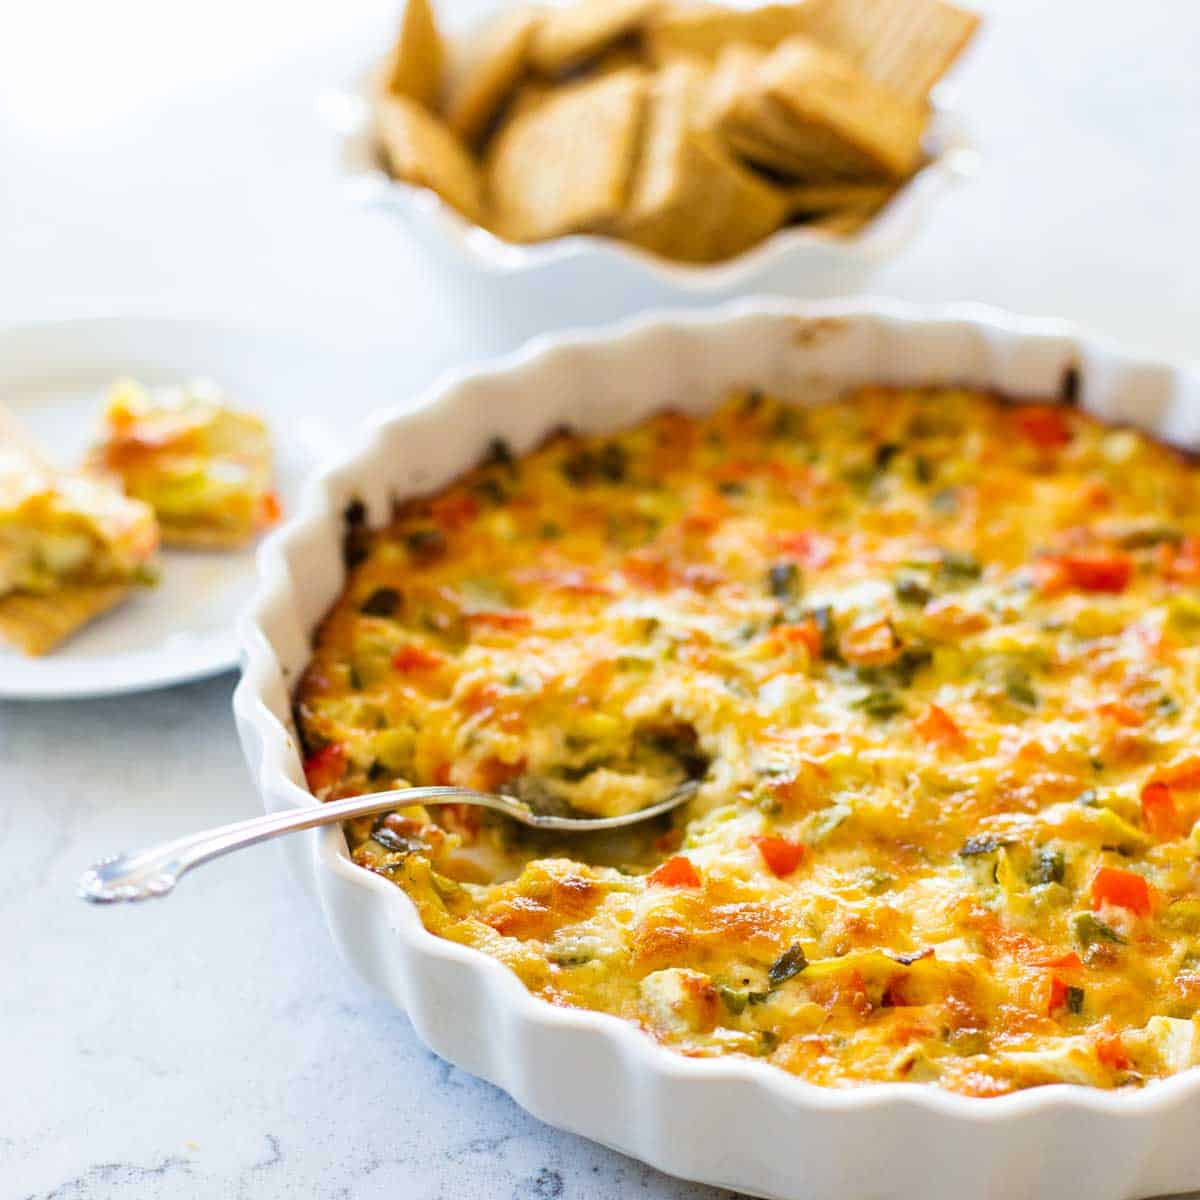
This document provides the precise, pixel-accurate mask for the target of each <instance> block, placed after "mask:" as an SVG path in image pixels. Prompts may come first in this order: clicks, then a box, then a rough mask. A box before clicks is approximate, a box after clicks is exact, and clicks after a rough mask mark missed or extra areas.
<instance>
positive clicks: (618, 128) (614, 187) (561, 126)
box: [487, 67, 647, 241]
mask: <svg viewBox="0 0 1200 1200" xmlns="http://www.w3.org/2000/svg"><path fill="white" fill-rule="evenodd" d="M646 87H647V79H646V72H645V71H644V70H642V69H641V68H638V67H631V68H629V69H627V70H624V71H617V72H615V73H613V74H611V75H605V76H603V77H602V78H600V79H594V80H592V79H588V80H584V81H583V82H581V83H577V84H571V85H570V86H568V87H563V88H559V89H557V90H556V91H554V92H552V93H550V94H549V95H547V96H546V97H545V98H544V99H541V100H540V101H538V102H537V103H535V104H533V105H532V107H528V108H527V109H526V110H525V111H524V112H521V113H519V114H517V115H515V116H514V118H513V119H512V120H510V121H508V122H507V123H506V124H505V126H504V128H503V129H501V130H500V132H499V133H498V134H497V135H496V137H495V138H494V139H493V141H492V143H491V146H490V148H489V154H488V161H487V182H488V187H489V195H490V199H491V203H492V207H493V213H494V217H495V224H496V229H497V232H498V233H499V234H500V235H501V236H502V237H507V238H510V239H512V240H514V241H540V240H542V239H544V238H554V237H560V236H561V235H563V234H567V233H587V232H595V231H598V230H602V229H604V228H606V227H608V226H610V225H611V224H612V223H613V221H615V219H616V218H617V216H618V215H619V214H620V212H621V210H622V209H623V208H624V206H625V198H626V195H627V193H628V190H629V180H630V176H631V174H632V170H633V164H634V155H635V152H636V149H637V143H638V137H639V134H640V130H641V124H642V114H643V110H644V106H645V101H646Z"/></svg>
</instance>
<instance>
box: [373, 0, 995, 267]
mask: <svg viewBox="0 0 1200 1200" xmlns="http://www.w3.org/2000/svg"><path fill="white" fill-rule="evenodd" d="M978 23H979V19H978V17H977V16H976V15H975V14H974V13H973V12H970V11H968V10H966V9H963V8H959V7H957V6H956V5H954V4H950V3H948V2H947V0H797V2H795V3H776V4H765V5H759V6H756V7H753V8H732V7H726V6H724V5H721V4H716V3H709V2H707V0H577V2H576V3H574V4H568V5H564V6H555V7H550V8H545V7H534V6H520V7H516V8H513V9H509V10H507V11H505V12H504V13H503V14H501V15H500V16H499V17H498V18H497V19H496V20H495V21H494V22H493V23H492V24H491V25H490V26H489V27H488V28H487V29H485V30H484V31H483V32H482V34H481V35H480V36H479V37H478V38H475V39H472V40H471V41H470V43H469V44H467V43H464V44H461V45H460V44H457V43H452V42H448V41H447V40H445V39H444V38H443V37H442V35H441V34H440V33H439V31H438V28H437V25H436V19H435V16H434V13H433V11H432V9H431V8H430V6H429V0H408V3H407V5H406V8H405V11H404V13H403V16H402V19H401V24H400V32H399V34H398V37H397V39H396V42H395V44H394V45H393V47H392V48H391V50H390V52H389V54H388V55H387V58H386V60H385V62H384V65H383V68H382V69H381V71H380V72H379V74H378V76H377V81H376V86H375V97H374V100H375V138H376V142H377V147H378V154H379V158H380V161H381V163H382V165H383V166H384V167H385V168H386V169H387V170H388V172H389V173H390V174H391V175H393V176H394V177H395V178H397V179H400V180H402V181H404V182H407V183H410V184H413V185H415V186H418V187H424V188H429V189H431V190H432V191H434V192H435V193H437V194H438V196H440V197H441V199H442V200H443V201H445V202H446V203H447V204H448V205H450V206H451V207H452V208H454V209H456V210H457V211H458V212H460V213H461V214H462V215H463V216H464V217H466V218H467V219H468V220H470V221H472V222H474V223H475V224H478V225H481V226H483V227H484V228H486V229H488V230H489V231H490V232H491V233H493V234H494V235H496V236H498V237H500V238H502V239H503V240H506V241H510V242H526V243H528V242H538V241H545V240H548V239H551V238H558V237H564V236H569V235H574V234H590V235H598V236H604V237H611V238H616V239H621V240H624V241H627V242H630V243H633V244H635V245H638V246H641V247H642V248H643V249H646V250H649V251H651V252H652V253H655V254H657V255H659V256H661V257H663V258H667V259H673V260H676V261H682V262H694V263H706V262H719V261H721V260H724V259H728V258H730V257H732V256H734V255H737V254H740V253H742V252H743V251H745V250H747V249H749V248H750V247H752V246H754V245H756V244H758V243H759V242H761V241H763V240H765V239H766V238H768V237H770V236H771V234H773V233H775V232H776V231H777V230H778V229H780V228H782V227H783V226H785V225H788V224H804V225H807V226H810V227H812V228H814V229H818V230H824V231H826V232H827V233H829V234H831V235H837V234H845V233H850V232H853V231H855V230H856V229H858V228H860V227H861V226H863V225H864V224H866V223H867V222H868V221H870V220H871V218H872V217H873V216H874V215H875V214H876V213H878V212H879V211H880V210H881V209H882V208H883V207H884V206H885V205H886V204H887V203H888V202H889V201H890V200H891V199H892V197H893V196H894V195H895V194H896V192H897V191H898V190H899V189H901V188H902V187H903V186H904V185H905V183H906V182H907V181H908V180H909V179H911V178H912V177H913V176H914V175H915V174H916V173H917V172H918V171H919V170H920V169H921V167H922V166H923V164H924V163H925V162H926V161H927V160H928V151H927V147H926V144H925V139H926V134H927V132H928V126H929V120H930V115H931V111H932V110H931V106H930V102H929V94H930V91H931V89H932V88H933V86H934V85H935V84H936V83H937V81H938V80H939V79H940V78H941V77H942V76H943V75H944V74H945V72H946V71H947V70H949V68H950V67H951V65H952V64H953V63H954V61H955V60H956V59H957V58H958V56H959V55H960V54H961V53H962V51H963V50H964V49H965V48H966V46H967V44H968V42H969V41H970V40H971V37H972V36H973V34H974V32H975V30H976V27H977V26H978Z"/></svg>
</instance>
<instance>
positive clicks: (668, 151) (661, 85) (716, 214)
mask: <svg viewBox="0 0 1200 1200" xmlns="http://www.w3.org/2000/svg"><path fill="white" fill-rule="evenodd" d="M706 74H707V73H706V72H705V71H704V70H703V69H702V68H701V67H700V66H699V65H698V64H697V63H696V62H694V61H690V60H681V61H679V62H677V63H675V64H673V65H671V66H669V67H666V68H664V69H663V70H661V71H660V72H659V74H658V76H657V77H656V79H655V81H654V85H653V89H652V91H651V96H650V108H649V115H648V117H647V122H646V135H645V138H644V139H643V145H642V153H641V158H640V163H639V166H638V170H637V173H636V176H635V178H634V183H633V188H632V191H631V195H630V201H629V206H628V208H627V210H626V212H625V214H624V216H623V218H622V221H621V224H620V226H619V229H618V232H619V233H620V234H621V235H622V236H624V237H625V238H627V239H628V240H629V241H631V242H633V243H635V244H636V245H639V246H643V247H644V248H646V249H648V250H651V251H654V252H655V253H658V254H662V255H664V256H667V257H670V258H674V259H679V260H683V261H687V262H714V261H717V260H719V259H722V258H728V257H730V256H731V255H734V254H738V253H740V252H741V251H742V250H744V249H746V248H747V247H749V246H751V245H754V244H755V243H756V242H759V241H761V240H762V239H763V238H765V237H767V236H768V235H769V234H771V233H773V232H774V231H775V230H776V229H778V228H779V226H780V225H781V224H782V223H783V219H784V215H785V212H786V209H787V204H786V201H785V199H784V197H783V195H782V193H781V192H779V191H778V190H777V189H775V188H773V187H771V186H770V185H769V184H767V183H765V182H764V181H762V180H760V179H758V178H756V177H755V176H754V175H753V174H752V173H751V172H750V171H748V170H746V169H745V168H744V167H742V166H739V165H738V164H737V163H736V162H734V161H733V159H732V158H730V157H729V155H728V154H727V153H725V151H724V150H723V149H722V147H721V146H720V145H719V144H718V143H717V141H716V139H715V138H713V137H712V135H711V134H709V133H706V132H705V131H704V130H702V129H700V128H698V126H697V123H696V118H697V116H698V114H699V110H700V105H701V101H702V99H703V93H704V87H705V84H706Z"/></svg>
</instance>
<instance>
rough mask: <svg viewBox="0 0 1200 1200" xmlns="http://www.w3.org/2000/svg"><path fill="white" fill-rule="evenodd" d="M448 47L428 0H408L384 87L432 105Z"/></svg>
mask: <svg viewBox="0 0 1200 1200" xmlns="http://www.w3.org/2000/svg"><path fill="white" fill-rule="evenodd" d="M444 56H445V51H444V49H443V47H442V38H441V34H439V33H438V29H437V22H436V21H435V20H434V17H433V9H432V8H431V7H430V4H429V0H407V2H406V4H405V5H404V15H403V16H402V17H401V18H400V32H399V34H398V35H397V36H396V41H395V44H394V45H393V46H392V51H391V53H390V54H389V55H388V59H387V62H386V64H385V65H384V75H383V82H384V87H385V88H386V89H387V91H388V92H389V93H390V94H391V95H393V96H407V97H408V98H409V99H410V100H416V101H417V102H418V103H419V104H424V105H425V107H426V108H430V109H432V108H433V107H434V106H435V105H436V104H437V101H438V95H439V93H440V92H441V88H442V60H443V58H444Z"/></svg>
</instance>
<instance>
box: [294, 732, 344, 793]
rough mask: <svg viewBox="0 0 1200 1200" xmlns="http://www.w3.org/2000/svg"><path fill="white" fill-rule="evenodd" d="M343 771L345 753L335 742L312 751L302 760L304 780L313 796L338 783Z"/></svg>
mask: <svg viewBox="0 0 1200 1200" xmlns="http://www.w3.org/2000/svg"><path fill="white" fill-rule="evenodd" d="M345 770H346V752H345V751H344V750H343V749H342V748H341V746H339V745H338V744H337V742H330V743H329V745H328V746H322V747H321V749H320V750H314V751H313V753H312V754H310V755H309V756H308V757H307V758H306V759H305V760H304V778H305V780H307V782H308V789H309V791H310V792H312V793H313V794H314V795H316V794H317V793H319V792H323V791H325V790H326V789H328V788H331V787H334V786H335V785H336V784H338V783H340V782H341V778H342V775H343V774H344V773H345Z"/></svg>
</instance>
